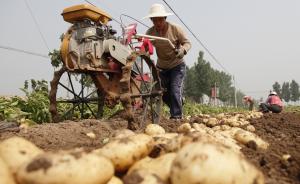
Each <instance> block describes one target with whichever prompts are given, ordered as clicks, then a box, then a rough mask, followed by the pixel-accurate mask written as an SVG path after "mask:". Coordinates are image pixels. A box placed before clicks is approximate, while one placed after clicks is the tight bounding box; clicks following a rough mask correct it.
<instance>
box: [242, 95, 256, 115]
mask: <svg viewBox="0 0 300 184" xmlns="http://www.w3.org/2000/svg"><path fill="white" fill-rule="evenodd" d="M243 101H244V103H246V104H247V105H249V111H253V105H254V100H253V99H252V98H251V97H250V96H244V97H243Z"/></svg>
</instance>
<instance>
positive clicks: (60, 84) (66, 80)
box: [49, 67, 104, 122]
mask: <svg viewBox="0 0 300 184" xmlns="http://www.w3.org/2000/svg"><path fill="white" fill-rule="evenodd" d="M103 98H104V97H103V94H102V93H101V91H100V90H98V89H97V88H95V86H94V84H93V82H92V80H91V78H90V77H89V75H88V74H85V73H80V74H76V73H71V72H69V71H67V70H66V68H65V67H62V68H61V69H60V70H58V71H56V72H54V78H53V80H52V81H51V90H50V93H49V99H50V109H49V110H50V113H51V115H52V121H53V122H60V121H63V120H67V119H87V118H96V119H97V118H100V117H102V115H103V106H104V100H103Z"/></svg>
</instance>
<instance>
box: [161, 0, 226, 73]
mask: <svg viewBox="0 0 300 184" xmlns="http://www.w3.org/2000/svg"><path fill="white" fill-rule="evenodd" d="M162 1H163V2H164V3H165V4H166V5H167V6H168V7H169V8H170V10H171V11H172V12H173V13H174V14H175V15H176V17H177V18H178V19H179V20H180V22H181V23H182V24H183V25H184V26H185V27H186V28H187V29H188V31H189V32H190V33H191V34H192V35H193V37H194V38H195V39H196V40H197V41H198V43H199V44H200V45H201V46H202V47H203V48H204V49H205V50H206V51H207V52H208V54H209V55H210V56H211V57H212V58H213V59H214V60H215V61H216V62H217V63H218V64H219V65H220V66H221V67H222V68H223V70H224V71H226V72H227V73H229V72H228V71H227V70H226V68H225V67H224V66H223V65H222V64H221V63H220V62H219V60H218V59H217V58H216V57H215V56H214V55H213V53H212V52H211V51H210V50H209V49H208V48H207V47H206V46H205V45H204V43H202V42H201V40H200V39H199V38H198V37H197V36H196V35H195V34H194V32H193V31H192V30H191V29H190V28H189V26H187V25H186V24H185V23H184V21H183V20H182V19H181V18H180V17H179V16H178V14H177V13H176V12H175V11H174V10H173V8H172V7H171V6H170V5H169V4H168V3H167V2H166V1H165V0H162Z"/></svg>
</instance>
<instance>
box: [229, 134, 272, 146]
mask: <svg viewBox="0 0 300 184" xmlns="http://www.w3.org/2000/svg"><path fill="white" fill-rule="evenodd" d="M234 138H235V139H236V140H237V141H238V142H240V143H241V144H248V143H249V142H250V141H253V142H255V143H256V145H257V147H258V148H260V149H263V150H266V149H268V147H269V143H267V142H265V141H264V140H262V139H261V138H259V137H258V136H257V135H255V134H254V133H252V132H248V131H245V130H242V129H241V130H239V131H237V132H236V133H235V135H234Z"/></svg>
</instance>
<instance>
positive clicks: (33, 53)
mask: <svg viewBox="0 0 300 184" xmlns="http://www.w3.org/2000/svg"><path fill="white" fill-rule="evenodd" d="M0 48H1V49H6V50H11V51H15V52H21V53H25V54H29V55H34V56H39V57H43V58H47V59H49V56H47V55H44V54H39V53H35V52H30V51H26V50H22V49H17V48H13V47H7V46H2V45H0Z"/></svg>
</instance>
